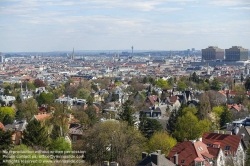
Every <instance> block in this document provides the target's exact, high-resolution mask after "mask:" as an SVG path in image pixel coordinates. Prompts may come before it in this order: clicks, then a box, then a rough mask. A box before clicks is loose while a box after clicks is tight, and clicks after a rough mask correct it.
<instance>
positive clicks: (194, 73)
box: [191, 72, 199, 83]
mask: <svg viewBox="0 0 250 166" xmlns="http://www.w3.org/2000/svg"><path fill="white" fill-rule="evenodd" d="M191 80H192V81H193V82H195V83H199V77H198V76H197V74H196V72H193V74H192V76H191Z"/></svg>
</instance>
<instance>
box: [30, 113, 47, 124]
mask: <svg viewBox="0 0 250 166" xmlns="http://www.w3.org/2000/svg"><path fill="white" fill-rule="evenodd" d="M51 117H52V116H51V114H50V113H46V112H45V113H42V114H41V113H38V115H34V116H33V117H32V118H31V120H34V119H36V120H37V121H40V122H45V121H46V120H48V119H50V118H51Z"/></svg>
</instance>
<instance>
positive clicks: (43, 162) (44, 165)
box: [11, 144, 52, 166]
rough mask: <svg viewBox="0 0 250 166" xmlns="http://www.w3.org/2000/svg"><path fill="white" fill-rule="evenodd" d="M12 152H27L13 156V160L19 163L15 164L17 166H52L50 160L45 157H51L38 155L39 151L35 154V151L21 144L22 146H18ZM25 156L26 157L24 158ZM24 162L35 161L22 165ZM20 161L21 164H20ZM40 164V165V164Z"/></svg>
mask: <svg viewBox="0 0 250 166" xmlns="http://www.w3.org/2000/svg"><path fill="white" fill-rule="evenodd" d="M11 150H12V151H16V152H25V153H15V154H13V155H12V156H13V158H12V160H15V161H17V162H16V163H15V166H23V165H25V166H37V165H39V166H50V165H51V164H50V163H52V161H51V162H50V159H49V158H48V157H47V156H45V155H49V154H41V153H38V151H36V152H34V150H33V149H31V148H29V147H28V146H26V145H24V144H21V145H16V146H15V147H14V148H13V149H11ZM26 155H27V156H29V157H30V158H27V156H26ZM23 156H25V157H23ZM24 160H26V161H27V160H30V161H32V160H33V161H34V163H33V162H30V163H28V162H27V163H22V162H21V161H24ZM18 161H19V162H18ZM38 163H39V164H38Z"/></svg>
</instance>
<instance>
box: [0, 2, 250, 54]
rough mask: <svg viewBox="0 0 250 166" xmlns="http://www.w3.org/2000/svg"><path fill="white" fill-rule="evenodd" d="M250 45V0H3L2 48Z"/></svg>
mask: <svg viewBox="0 0 250 166" xmlns="http://www.w3.org/2000/svg"><path fill="white" fill-rule="evenodd" d="M131 46H133V47H134V50H135V51H136V50H185V49H190V48H195V49H202V48H206V47H208V46H218V47H220V48H223V49H225V48H230V47H231V46H243V47H244V48H247V49H250V0H0V52H50V51H72V49H73V47H74V48H75V50H130V49H131Z"/></svg>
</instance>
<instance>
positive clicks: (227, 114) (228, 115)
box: [220, 106, 232, 127]
mask: <svg viewBox="0 0 250 166" xmlns="http://www.w3.org/2000/svg"><path fill="white" fill-rule="evenodd" d="M231 121H232V112H231V111H230V110H229V109H227V107H226V106H224V110H223V112H222V114H221V117H220V127H223V126H224V125H225V124H226V123H229V122H231Z"/></svg>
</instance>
